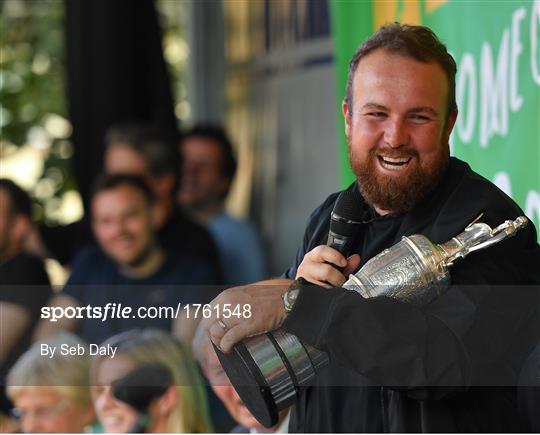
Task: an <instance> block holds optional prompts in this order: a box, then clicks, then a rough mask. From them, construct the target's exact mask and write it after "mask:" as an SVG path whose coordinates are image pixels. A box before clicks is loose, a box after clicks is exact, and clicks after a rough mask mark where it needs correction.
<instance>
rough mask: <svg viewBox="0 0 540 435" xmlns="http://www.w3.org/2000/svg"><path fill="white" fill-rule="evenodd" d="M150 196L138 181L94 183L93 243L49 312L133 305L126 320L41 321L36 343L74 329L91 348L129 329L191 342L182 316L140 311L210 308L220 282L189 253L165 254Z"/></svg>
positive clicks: (191, 327)
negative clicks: (159, 331)
mask: <svg viewBox="0 0 540 435" xmlns="http://www.w3.org/2000/svg"><path fill="white" fill-rule="evenodd" d="M154 204H155V197H154V194H153V192H152V190H151V189H150V188H149V187H148V186H147V185H146V183H145V182H144V180H143V179H142V178H141V177H137V176H133V175H123V174H118V175H105V176H103V177H100V178H98V180H97V181H96V184H95V187H94V191H93V194H92V199H91V210H92V230H93V232H94V236H95V239H96V241H97V245H96V244H91V245H89V246H87V247H86V248H85V249H83V250H82V251H81V252H80V253H79V254H78V255H77V257H76V258H75V260H74V261H73V263H72V267H71V275H70V277H69V279H68V282H67V283H66V285H65V287H64V289H63V291H62V292H61V293H60V294H58V295H56V296H55V297H54V298H53V299H52V301H51V302H50V303H49V305H50V306H51V307H62V308H67V307H86V306H88V305H90V306H91V307H99V308H101V309H104V307H106V306H107V304H109V305H110V304H114V303H116V304H117V306H120V305H119V304H121V306H123V307H132V313H131V314H132V315H130V316H128V317H127V318H120V319H118V318H109V320H106V321H102V320H101V319H99V318H92V316H88V315H85V316H83V318H82V319H80V318H79V319H77V318H73V317H72V318H67V317H64V318H60V319H58V321H52V320H51V319H50V318H44V319H42V320H41V323H40V325H39V328H38V331H37V333H36V336H37V338H41V337H44V336H48V335H50V334H52V333H54V332H56V331H57V330H58V329H65V330H69V331H76V332H77V333H78V334H79V335H80V336H81V337H82V338H83V339H84V340H86V341H87V342H89V343H91V344H92V343H94V344H97V343H101V342H102V341H104V340H105V339H107V338H108V337H109V336H111V335H113V334H117V333H119V332H122V331H126V330H129V329H133V328H145V327H152V328H159V329H163V330H166V331H169V332H172V333H173V334H174V335H175V336H176V337H177V338H178V339H180V340H182V341H184V342H186V343H188V344H189V343H190V341H191V337H192V335H193V333H194V331H195V324H192V323H191V322H192V321H194V319H192V318H188V317H186V314H187V313H186V311H185V310H181V311H179V312H178V313H177V314H178V317H174V318H173V316H171V315H168V316H166V315H160V316H158V317H155V316H154V317H152V316H151V315H145V313H146V311H145V312H143V315H140V313H139V312H138V311H137V310H138V309H139V308H140V307H144V308H143V309H147V308H148V307H173V308H174V309H175V310H176V307H177V304H178V303H181V304H182V306H185V305H187V304H192V303H200V304H204V303H207V302H208V301H209V300H211V298H212V297H213V296H214V295H215V289H214V288H212V287H208V286H211V285H215V284H216V280H217V277H216V276H215V274H213V271H212V269H210V267H209V266H208V265H207V264H206V263H204V262H201V261H200V260H198V259H197V258H196V257H194V256H191V255H184V256H181V255H179V254H178V253H177V252H175V251H173V250H166V249H164V248H163V247H162V246H161V244H160V241H159V239H158V237H157V234H156V232H155V228H156V223H155V217H154Z"/></svg>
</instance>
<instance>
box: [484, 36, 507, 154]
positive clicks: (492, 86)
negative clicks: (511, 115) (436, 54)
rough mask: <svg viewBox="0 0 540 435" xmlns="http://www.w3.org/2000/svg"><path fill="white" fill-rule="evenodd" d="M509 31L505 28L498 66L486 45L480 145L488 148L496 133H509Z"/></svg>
mask: <svg viewBox="0 0 540 435" xmlns="http://www.w3.org/2000/svg"><path fill="white" fill-rule="evenodd" d="M508 38H509V32H508V29H505V30H504V32H503V36H502V39H501V45H500V47H499V53H498V55H497V62H496V66H495V63H494V61H493V55H492V53H491V46H490V45H489V44H488V43H487V42H484V43H483V44H482V55H481V59H480V74H481V76H480V84H481V86H480V104H481V107H480V146H481V147H483V148H485V147H487V145H488V142H489V139H490V138H491V137H492V136H493V135H494V134H496V133H499V134H501V135H503V136H504V135H506V133H507V132H508V110H507V109H508V92H507V84H508V69H507V68H508Z"/></svg>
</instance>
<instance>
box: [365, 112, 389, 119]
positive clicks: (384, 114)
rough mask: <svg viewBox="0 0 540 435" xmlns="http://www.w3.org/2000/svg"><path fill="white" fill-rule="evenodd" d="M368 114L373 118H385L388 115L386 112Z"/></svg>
mask: <svg viewBox="0 0 540 435" xmlns="http://www.w3.org/2000/svg"><path fill="white" fill-rule="evenodd" d="M367 115H368V116H371V117H373V118H383V117H385V116H386V113H384V112H369V113H368V114H367Z"/></svg>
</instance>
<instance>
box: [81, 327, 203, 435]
mask: <svg viewBox="0 0 540 435" xmlns="http://www.w3.org/2000/svg"><path fill="white" fill-rule="evenodd" d="M101 346H102V347H107V346H110V348H111V349H116V352H115V355H114V357H112V358H111V357H110V356H100V357H96V359H95V360H94V361H93V362H92V368H91V371H90V376H91V380H92V385H93V387H92V395H93V398H94V407H95V409H96V412H97V415H98V418H99V420H100V422H101V424H102V425H103V429H104V431H105V432H109V433H124V432H135V431H139V432H142V431H146V432H148V433H160V432H161V433H162V432H176V433H178V432H191V433H193V432H199V433H201V432H203V433H204V432H212V425H211V423H210V418H209V415H208V408H207V403H206V396H205V390H204V384H203V381H202V379H201V377H200V375H199V373H198V371H197V369H196V365H195V363H194V360H193V357H192V355H191V353H190V351H189V350H188V349H187V348H185V347H184V346H182V345H181V344H180V343H179V342H178V341H176V340H175V339H174V338H173V337H172V336H171V335H169V334H167V333H166V332H164V331H158V330H152V329H147V330H133V331H128V332H125V333H122V334H118V335H115V336H113V337H111V338H109V339H108V340H107V341H106V342H105V343H103V344H102V345H101ZM156 369H157V370H158V376H157V377H156V376H153V375H152V371H154V372H155V371H156ZM163 372H165V373H166V375H167V376H168V380H166V381H164V380H161V381H160V379H163V376H161V377H160V374H161V375H163ZM148 373H150V374H148ZM128 380H129V382H128ZM156 382H157V383H156ZM160 382H161V385H157V384H159V383H160ZM126 385H128V386H127V387H126V388H124V389H123V391H124V393H125V394H123V395H122V392H121V391H120V390H119V388H120V386H124V387H125V386H126ZM126 391H127V393H126ZM121 399H122V400H121Z"/></svg>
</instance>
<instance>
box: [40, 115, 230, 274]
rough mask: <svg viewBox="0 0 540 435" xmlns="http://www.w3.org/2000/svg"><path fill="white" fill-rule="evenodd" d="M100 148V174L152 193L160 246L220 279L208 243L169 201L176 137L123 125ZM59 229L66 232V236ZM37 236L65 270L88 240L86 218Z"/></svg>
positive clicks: (175, 177) (173, 192)
mask: <svg viewBox="0 0 540 435" xmlns="http://www.w3.org/2000/svg"><path fill="white" fill-rule="evenodd" d="M105 142H106V150H105V155H104V171H105V172H106V173H108V174H131V175H137V176H141V177H143V178H144V179H145V181H146V183H147V184H148V185H149V186H150V188H151V189H152V191H153V192H154V195H155V198H156V202H155V219H156V225H157V226H156V229H157V235H158V238H159V241H160V242H161V244H162V246H163V247H164V248H165V249H170V250H173V251H175V252H177V253H178V254H180V255H190V256H193V257H196V258H197V259H199V260H201V261H204V262H206V263H207V264H208V265H209V267H210V268H211V269H212V270H213V273H214V274H215V275H217V276H221V270H220V266H219V258H218V253H217V249H216V246H215V243H214V240H213V239H212V237H211V236H210V234H209V233H208V231H207V230H206V229H205V228H204V227H203V226H202V225H200V224H198V223H196V222H194V221H193V220H192V219H190V218H189V217H187V216H186V215H185V214H184V212H183V211H182V210H181V209H180V207H179V206H178V205H177V204H176V201H175V195H176V190H177V187H178V177H179V169H180V155H179V153H178V149H177V137H176V136H175V135H174V134H171V133H168V132H165V131H163V130H162V129H160V128H159V127H158V126H157V125H154V124H145V123H128V124H118V125H114V126H112V127H110V128H109V130H108V131H107V133H106V137H105ZM63 228H65V229H67V228H69V233H68V232H67V231H65V230H63ZM42 233H43V239H44V242H45V244H46V245H47V247H48V249H49V251H51V252H52V254H53V255H54V256H55V257H57V258H58V259H59V261H61V262H62V263H63V264H69V263H70V262H71V260H72V259H73V256H74V255H75V254H76V252H77V251H78V249H80V248H81V247H82V246H84V245H85V244H87V243H89V242H91V241H92V238H93V236H92V232H91V230H90V222H89V218H88V217H86V216H85V218H83V220H81V221H80V222H78V223H76V224H72V225H71V226H68V227H57V228H45V229H44V231H43V232H42ZM219 279H220V280H221V278H219Z"/></svg>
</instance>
